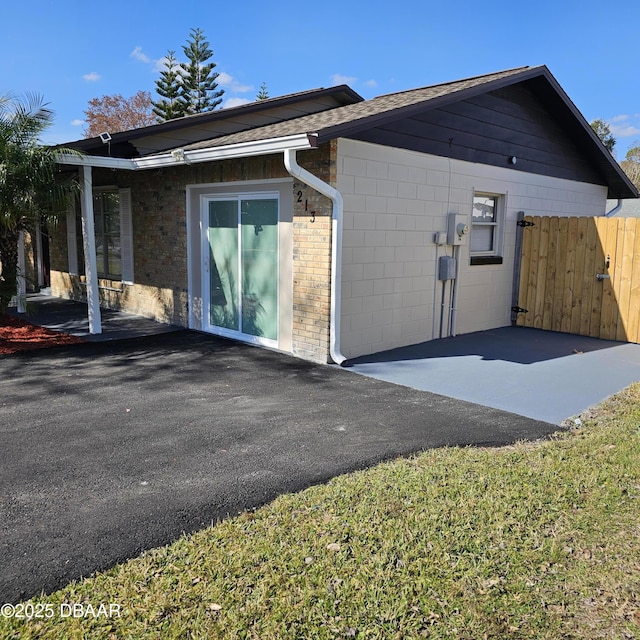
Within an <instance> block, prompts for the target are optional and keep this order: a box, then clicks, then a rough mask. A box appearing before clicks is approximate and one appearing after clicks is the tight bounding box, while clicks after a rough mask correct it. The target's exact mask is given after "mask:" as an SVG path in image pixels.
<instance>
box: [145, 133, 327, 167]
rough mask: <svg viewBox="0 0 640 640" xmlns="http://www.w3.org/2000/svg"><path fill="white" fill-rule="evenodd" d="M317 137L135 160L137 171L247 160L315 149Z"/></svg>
mask: <svg viewBox="0 0 640 640" xmlns="http://www.w3.org/2000/svg"><path fill="white" fill-rule="evenodd" d="M316 146H317V145H316V136H315V135H313V134H307V133H301V134H296V135H294V136H285V137H282V138H269V139H267V140H254V141H251V142H239V143H237V144H230V145H225V146H222V147H209V148H208V149H196V150H193V151H184V160H182V159H180V160H176V159H175V158H174V156H173V154H172V153H163V154H162V155H156V156H151V157H147V158H137V159H135V160H134V162H135V163H136V169H157V168H160V167H170V166H176V165H182V164H197V163H199V162H212V161H214V160H227V159H231V158H246V157H248V156H264V155H268V154H271V153H282V152H283V151H284V150H286V149H292V150H293V149H295V150H301V149H314V148H315V147H316Z"/></svg>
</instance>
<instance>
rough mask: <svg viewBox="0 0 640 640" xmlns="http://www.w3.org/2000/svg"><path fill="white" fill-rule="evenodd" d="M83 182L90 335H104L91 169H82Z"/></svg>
mask: <svg viewBox="0 0 640 640" xmlns="http://www.w3.org/2000/svg"><path fill="white" fill-rule="evenodd" d="M80 180H81V182H82V198H81V199H80V209H81V212H82V246H83V247H84V273H85V276H86V278H87V305H88V307H89V333H102V321H101V318H100V299H99V298H98V267H97V264H96V236H95V230H94V224H93V180H92V175H91V167H90V166H87V165H85V166H83V167H81V169H80Z"/></svg>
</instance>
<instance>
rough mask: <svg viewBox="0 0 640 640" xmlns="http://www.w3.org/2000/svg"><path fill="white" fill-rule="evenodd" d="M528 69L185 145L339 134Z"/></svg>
mask: <svg viewBox="0 0 640 640" xmlns="http://www.w3.org/2000/svg"><path fill="white" fill-rule="evenodd" d="M528 69H530V67H519V68H517V69H509V70H507V71H500V72H498V73H490V74H486V75H481V76H475V77H473V78H467V79H464V80H457V81H455V82H446V83H443V84H437V85H432V86H429V87H422V88H419V89H411V90H409V91H400V92H398V93H391V94H387V95H383V96H378V97H377V98H373V99H371V100H365V101H364V102H358V103H355V104H350V105H345V106H343V107H336V108H335V109H329V110H327V111H322V112H320V113H314V114H311V115H308V116H302V117H300V118H295V119H293V120H287V121H285V122H279V123H276V124H271V125H266V126H263V127H257V128H254V129H249V130H246V131H241V132H238V133H233V134H230V135H226V136H220V137H217V138H213V139H210V140H202V141H200V142H196V143H193V144H190V145H187V146H183V147H182V148H183V149H185V150H186V151H189V150H196V149H207V148H211V147H219V146H225V145H230V144H236V143H242V142H253V141H256V140H268V139H270V138H280V137H284V136H289V135H295V134H299V133H319V132H321V131H324V132H325V135H326V136H327V137H337V132H336V135H334V136H332V135H331V130H332V129H333V130H337V129H338V128H339V127H341V126H344V125H347V126H353V125H356V126H357V124H358V122H362V123H363V124H364V123H365V122H369V121H371V120H372V119H374V118H376V117H383V116H388V115H393V114H398V115H399V113H400V112H402V111H405V110H407V109H410V108H411V107H415V106H416V105H420V106H422V105H424V103H427V102H432V101H435V100H437V99H438V98H444V97H450V96H455V94H456V93H458V92H461V91H469V90H470V89H474V88H476V87H484V86H485V85H487V84H490V83H495V82H496V81H500V80H505V79H508V78H511V77H512V76H514V75H519V74H522V73H523V72H524V71H526V70H528ZM321 141H322V140H321Z"/></svg>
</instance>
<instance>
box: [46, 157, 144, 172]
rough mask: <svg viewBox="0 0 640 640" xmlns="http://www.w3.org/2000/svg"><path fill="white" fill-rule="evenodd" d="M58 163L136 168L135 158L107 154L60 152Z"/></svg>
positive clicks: (108, 167)
mask: <svg viewBox="0 0 640 640" xmlns="http://www.w3.org/2000/svg"><path fill="white" fill-rule="evenodd" d="M56 162H57V163H58V164H70V165H74V166H76V167H104V168H106V169H129V170H131V171H133V170H135V169H136V165H135V160H128V159H126V158H109V157H107V156H82V155H73V154H70V153H60V154H58V157H57V158H56Z"/></svg>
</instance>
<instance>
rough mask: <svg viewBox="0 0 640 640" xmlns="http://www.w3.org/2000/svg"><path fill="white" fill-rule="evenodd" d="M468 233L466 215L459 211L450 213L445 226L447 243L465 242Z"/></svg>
mask: <svg viewBox="0 0 640 640" xmlns="http://www.w3.org/2000/svg"><path fill="white" fill-rule="evenodd" d="M468 235H469V224H468V222H467V216H465V215H463V214H461V213H450V214H449V218H448V226H447V244H452V245H458V244H466V242H467V236H468Z"/></svg>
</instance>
